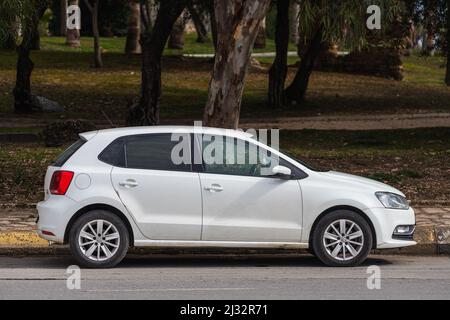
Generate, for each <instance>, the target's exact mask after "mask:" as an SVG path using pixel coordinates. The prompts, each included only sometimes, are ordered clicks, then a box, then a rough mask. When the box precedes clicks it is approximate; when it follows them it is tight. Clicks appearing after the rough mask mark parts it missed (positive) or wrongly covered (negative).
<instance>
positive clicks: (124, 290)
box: [81, 288, 255, 292]
mask: <svg viewBox="0 0 450 320" xmlns="http://www.w3.org/2000/svg"><path fill="white" fill-rule="evenodd" d="M237 290H255V288H164V289H123V290H121V289H93V290H81V291H82V292H153V291H154V292H158V291H159V292H164V291H237Z"/></svg>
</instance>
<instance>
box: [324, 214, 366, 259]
mask: <svg viewBox="0 0 450 320" xmlns="http://www.w3.org/2000/svg"><path fill="white" fill-rule="evenodd" d="M323 245H324V247H325V250H326V252H327V253H328V254H329V255H330V256H331V257H332V258H333V259H336V260H340V261H349V260H352V259H354V258H355V257H356V256H358V255H359V253H360V252H361V250H362V249H363V246H364V233H363V231H362V229H361V227H360V226H359V225H358V224H357V223H355V222H353V221H351V220H347V219H339V220H336V221H334V222H332V223H331V224H330V225H329V226H328V227H327V228H326V229H325V233H324V234H323Z"/></svg>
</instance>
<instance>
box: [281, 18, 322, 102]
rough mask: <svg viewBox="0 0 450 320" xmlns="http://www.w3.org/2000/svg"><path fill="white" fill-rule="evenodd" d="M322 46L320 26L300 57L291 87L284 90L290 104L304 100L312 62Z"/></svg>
mask: <svg viewBox="0 0 450 320" xmlns="http://www.w3.org/2000/svg"><path fill="white" fill-rule="evenodd" d="M323 45H325V43H324V42H323V40H322V26H320V27H318V28H317V30H316V31H315V32H314V34H313V35H312V38H311V40H310V41H309V43H308V46H307V48H306V50H305V51H304V53H303V54H302V55H301V61H300V67H299V68H298V70H297V73H296V75H295V78H294V80H293V81H292V83H291V85H290V86H289V87H288V88H287V89H286V98H287V100H288V101H289V102H290V103H293V104H299V103H301V102H302V101H303V100H304V98H305V94H306V90H307V89H308V83H309V78H310V76H311V73H312V70H313V67H314V62H315V61H316V58H317V57H318V56H319V54H320V52H321V50H322V47H323Z"/></svg>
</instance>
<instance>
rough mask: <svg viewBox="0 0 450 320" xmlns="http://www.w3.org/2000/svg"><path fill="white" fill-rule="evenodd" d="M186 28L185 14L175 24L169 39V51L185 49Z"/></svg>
mask: <svg viewBox="0 0 450 320" xmlns="http://www.w3.org/2000/svg"><path fill="white" fill-rule="evenodd" d="M185 27H186V19H185V16H184V13H183V14H181V15H180V16H179V17H178V19H177V21H176V22H175V24H174V26H173V28H172V32H171V34H170V38H169V44H168V48H169V49H180V50H182V49H183V47H184V29H185Z"/></svg>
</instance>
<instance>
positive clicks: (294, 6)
mask: <svg viewBox="0 0 450 320" xmlns="http://www.w3.org/2000/svg"><path fill="white" fill-rule="evenodd" d="M290 12H291V17H290V23H291V26H290V30H291V42H293V43H295V44H298V42H299V38H300V35H299V32H298V28H299V23H298V14H299V13H300V5H299V4H298V2H297V1H292V2H291V9H290Z"/></svg>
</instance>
